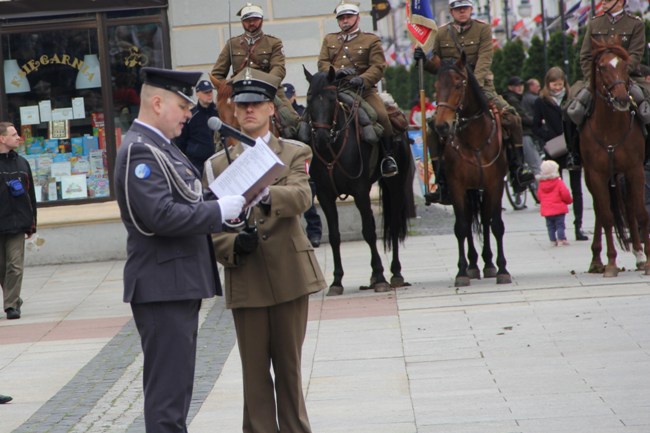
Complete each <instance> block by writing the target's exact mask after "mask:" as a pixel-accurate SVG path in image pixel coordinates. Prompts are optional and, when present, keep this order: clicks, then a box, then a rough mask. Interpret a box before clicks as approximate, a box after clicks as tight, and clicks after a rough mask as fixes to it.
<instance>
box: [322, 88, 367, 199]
mask: <svg viewBox="0 0 650 433" xmlns="http://www.w3.org/2000/svg"><path fill="white" fill-rule="evenodd" d="M323 90H330V91H334V92H337V93H338V87H337V86H336V85H333V84H332V85H329V86H325V87H323ZM343 104H344V103H343V102H342V101H340V100H339V98H338V95H337V97H336V104H335V105H334V113H333V115H332V123H331V124H330V123H320V122H313V121H312V120H311V116H309V117H310V119H309V126H310V127H311V142H312V151H313V153H314V155H315V156H316V157H317V158H318V159H319V160H320V161H321V162H322V163H323V165H325V167H326V168H327V173H328V176H329V179H330V183H331V184H332V189H333V190H334V192H335V193H336V195H337V196H340V194H339V193H338V191H337V189H336V183H335V182H334V168H335V167H337V166H338V168H339V170H340V171H341V172H342V173H343V175H344V176H345V177H347V178H348V179H353V180H354V179H358V178H359V177H361V174H362V173H363V168H364V167H363V157H362V153H361V137H360V135H359V117H358V116H357V115H356V111H357V110H358V109H359V103H358V102H357V101H355V103H354V104H353V106H352V109H351V110H350V113H349V115H345V109H344V105H343ZM339 109H341V110H343V111H344V115H345V122H343V125H342V127H341V128H338V129H337V128H336V126H337V122H336V119H337V118H338V115H339ZM353 120H354V122H355V126H356V128H355V129H356V138H357V151H358V152H359V161H361V164H360V166H359V172H358V173H357V174H356V175H351V174H350V173H348V172H347V171H346V170H345V169H344V168H343V166H342V165H341V164H339V160H340V158H341V155H342V154H343V151H344V150H345V146H346V144H347V142H348V136H349V135H348V134H349V132H350V128H349V126H350V124H351V123H352V121H353ZM317 129H328V130H329V141H328V142H327V150H329V153H330V155H331V156H332V159H331V160H327V159H326V158H325V157H324V156H323V155H322V154H321V153H320V152H319V151H318V149H317V148H316V146H314V145H313V143H314V137H315V133H316V130H317ZM341 131H345V133H344V134H343V137H342V141H341V147H340V148H339V150H338V152H337V151H335V150H334V148H333V147H332V145H333V144H334V143H336V141H337V140H338V139H339V137H340V135H341Z"/></svg>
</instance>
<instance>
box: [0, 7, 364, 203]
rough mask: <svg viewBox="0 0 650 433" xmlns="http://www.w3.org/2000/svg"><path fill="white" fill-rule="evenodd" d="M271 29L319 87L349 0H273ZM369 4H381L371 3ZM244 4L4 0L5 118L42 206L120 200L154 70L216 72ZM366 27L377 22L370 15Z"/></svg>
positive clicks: (294, 75)
mask: <svg viewBox="0 0 650 433" xmlns="http://www.w3.org/2000/svg"><path fill="white" fill-rule="evenodd" d="M256 3H258V4H260V5H261V6H262V7H263V8H264V11H265V20H264V31H265V32H266V33H268V34H272V35H275V36H277V37H279V38H281V39H282V40H283V41H284V47H285V55H286V57H287V78H286V80H285V81H290V82H292V83H294V85H295V87H296V89H297V93H298V95H304V94H306V91H307V82H306V81H305V78H304V73H303V65H304V66H305V67H307V69H309V70H310V71H311V72H314V71H315V69H316V59H317V56H318V53H319V51H320V45H321V41H322V40H323V37H324V35H325V34H326V33H328V32H331V31H336V30H337V29H338V28H337V25H336V20H335V19H334V18H333V14H332V10H333V9H334V7H335V6H336V4H337V1H318V2H312V1H308V2H295V1H294V0H262V1H259V2H256ZM364 3H366V4H362V7H365V10H366V11H368V10H370V0H366V1H364ZM243 5H244V2H243V1H238V0H230V1H228V0H57V1H55V2H54V1H51V0H19V1H12V0H8V1H7V0H5V1H2V2H0V20H1V21H0V46H1V49H0V57H1V58H0V60H1V61H2V62H3V65H4V68H3V79H2V80H0V119H1V120H3V121H10V122H12V123H14V125H15V126H16V128H17V129H18V131H19V133H20V134H21V136H22V137H23V138H24V145H23V146H21V148H20V149H19V151H20V152H21V153H22V154H23V155H24V156H25V157H26V158H27V159H28V161H29V162H30V164H31V167H32V170H33V174H34V179H35V183H36V187H37V199H38V201H39V206H62V205H67V204H82V203H89V202H96V201H109V200H113V199H114V194H113V178H112V177H113V163H114V160H115V155H116V152H117V149H118V148H119V146H120V144H121V138H122V136H123V135H124V134H125V132H126V130H127V129H128V128H129V126H130V125H131V123H132V121H133V119H134V118H135V117H137V115H138V107H139V91H140V87H141V85H142V80H141V76H140V71H141V69H142V68H143V67H145V66H153V67H167V68H176V69H182V70H199V71H203V72H204V73H205V74H207V73H208V72H209V71H210V70H211V68H212V65H213V64H214V62H215V60H216V58H217V56H218V54H219V52H220V51H221V49H222V47H223V45H224V44H225V43H226V41H227V40H228V38H229V37H230V35H233V36H235V35H238V34H240V33H241V32H242V28H241V24H240V22H239V19H238V17H237V16H236V13H237V11H238V10H239V9H240V8H241V7H242V6H243ZM362 19H363V20H364V27H365V28H366V29H370V28H371V27H372V25H371V18H370V17H369V16H368V15H367V14H365V16H364V17H363V18H362Z"/></svg>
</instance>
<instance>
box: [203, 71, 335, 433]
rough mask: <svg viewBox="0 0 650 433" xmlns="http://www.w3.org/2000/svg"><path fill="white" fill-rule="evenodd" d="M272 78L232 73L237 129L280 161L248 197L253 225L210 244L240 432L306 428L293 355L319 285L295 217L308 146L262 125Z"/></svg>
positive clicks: (220, 162)
mask: <svg viewBox="0 0 650 433" xmlns="http://www.w3.org/2000/svg"><path fill="white" fill-rule="evenodd" d="M279 85H280V80H278V79H277V78H276V77H273V76H271V75H269V74H265V73H263V72H260V71H256V70H251V69H246V70H244V72H242V73H241V74H239V75H238V76H237V77H235V78H234V80H233V101H234V103H235V116H236V117H237V119H238V120H239V123H240V125H241V129H242V132H244V133H245V134H247V135H249V136H250V137H252V138H256V139H257V138H259V139H261V140H263V141H264V142H265V143H266V144H267V145H268V146H269V147H270V149H271V150H272V151H273V152H275V154H276V155H277V156H278V158H279V159H280V160H281V161H282V162H283V163H284V164H285V167H284V171H283V172H282V173H281V174H280V176H279V178H278V179H277V180H275V181H274V183H273V184H271V185H270V186H268V187H267V188H265V189H264V190H263V191H262V192H261V193H260V194H258V196H257V199H256V200H254V201H253V203H255V202H257V203H258V204H256V205H254V206H253V208H252V211H251V214H250V216H248V225H249V227H254V229H250V228H246V229H244V230H242V231H240V232H239V233H237V232H236V231H232V232H222V233H220V234H216V235H215V236H214V237H213V243H214V247H215V252H216V257H217V260H218V261H219V262H220V263H221V264H222V265H223V266H224V269H225V273H226V277H225V281H226V306H227V307H228V308H230V309H232V314H233V318H234V322H235V330H236V333H237V342H238V346H239V351H240V355H241V363H242V372H243V387H244V419H243V431H244V432H278V431H281V432H288V433H310V432H311V427H310V424H309V418H308V416H307V409H306V406H305V399H304V395H303V392H302V380H301V373H300V368H301V367H300V364H301V361H300V358H301V353H302V345H303V341H304V338H305V333H306V328H307V311H308V306H309V295H310V294H311V293H315V292H318V291H320V290H322V289H323V288H324V287H325V285H326V284H325V280H324V278H323V275H322V273H321V270H320V267H319V265H318V261H317V259H316V256H315V254H314V249H313V247H312V246H311V244H310V243H309V239H308V238H307V235H306V234H305V231H304V229H303V228H302V224H301V217H302V214H303V212H305V211H306V210H307V209H308V208H309V207H310V206H311V203H312V197H311V188H310V186H309V174H308V173H307V167H308V165H309V162H310V160H311V158H312V152H311V148H310V147H309V146H307V145H305V144H303V143H300V142H298V141H294V140H286V139H281V138H280V139H278V138H276V137H274V136H273V135H272V134H271V132H270V130H269V127H270V121H269V119H270V116H272V115H273V112H274V110H275V107H274V105H273V103H272V102H270V101H272V100H273V97H274V96H275V92H276V91H277V88H278V86H279ZM258 146H259V144H258ZM247 147H248V146H247V145H245V144H243V143H238V144H237V145H235V146H234V147H232V148H231V150H230V151H229V152H230V153H229V155H230V157H231V158H233V159H235V158H237V157H238V156H239V155H240V154H241V153H242V152H245V151H246V148H247ZM225 152H226V151H225V150H222V151H221V152H219V153H217V154H216V155H214V156H212V157H211V158H210V159H208V161H206V164H205V170H204V176H203V181H204V184H205V185H207V184H209V183H210V182H211V181H212V180H213V179H214V178H215V177H216V176H218V175H219V174H220V173H222V172H223V171H224V170H225V169H226V168H227V166H228V156H227V155H226V153H225ZM271 365H273V375H272V374H271V371H270V367H271Z"/></svg>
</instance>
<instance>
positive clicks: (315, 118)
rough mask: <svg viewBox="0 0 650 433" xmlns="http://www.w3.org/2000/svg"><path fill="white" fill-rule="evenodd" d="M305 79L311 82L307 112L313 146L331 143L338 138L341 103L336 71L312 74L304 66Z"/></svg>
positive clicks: (332, 69) (331, 69)
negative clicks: (338, 116)
mask: <svg viewBox="0 0 650 433" xmlns="http://www.w3.org/2000/svg"><path fill="white" fill-rule="evenodd" d="M303 69H304V73H305V78H306V79H307V81H308V82H309V90H308V91H307V112H308V113H309V119H310V125H311V131H312V137H313V139H312V145H314V146H317V145H319V143H330V142H331V141H333V140H334V139H335V138H336V133H337V130H338V129H339V128H340V127H341V126H342V125H337V114H338V108H337V107H339V101H338V98H337V95H338V89H337V83H336V81H337V79H336V71H335V70H334V68H332V67H330V68H329V70H328V71H327V72H317V73H316V74H313V75H312V74H311V73H310V72H309V71H308V70H307V68H305V67H304V66H303Z"/></svg>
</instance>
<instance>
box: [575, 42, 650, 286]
mask: <svg viewBox="0 0 650 433" xmlns="http://www.w3.org/2000/svg"><path fill="white" fill-rule="evenodd" d="M592 59H593V62H592V72H591V92H592V95H594V96H593V98H594V103H593V111H592V113H591V116H590V117H589V118H587V120H586V121H585V122H584V124H583V125H582V127H581V129H580V152H581V154H582V160H583V166H584V169H585V182H586V184H587V187H588V188H589V191H590V192H591V195H592V197H593V201H594V212H595V214H596V225H595V234H594V240H593V243H592V244H591V251H592V260H591V265H590V266H589V272H592V273H600V272H603V273H604V276H605V277H615V276H617V275H618V267H617V265H616V247H615V245H614V237H613V234H612V228H614V230H615V232H616V236H617V238H618V241H619V244H620V245H621V247H622V248H623V249H625V250H626V251H629V249H630V241H631V243H632V247H633V250H634V254H635V256H636V260H637V268H639V269H640V268H644V269H645V275H650V263H649V262H648V261H647V260H646V258H647V257H648V253H649V252H650V250H649V249H650V241H649V239H648V214H647V212H646V208H645V206H644V185H645V177H644V173H643V160H644V156H645V146H644V137H643V129H642V128H643V126H642V125H641V122H640V121H639V120H638V119H637V118H636V116H635V113H634V108H632V106H631V103H630V84H631V82H630V77H629V75H628V72H627V65H628V54H627V52H626V51H625V49H624V48H622V47H620V46H619V45H618V44H607V43H602V42H599V41H598V40H596V39H592ZM603 229H604V230H605V239H606V241H607V259H608V260H607V265H606V266H603V262H602V261H601V258H600V253H601V251H602V230H603ZM639 231H640V236H639ZM642 242H643V244H644V251H642V250H641V243H642Z"/></svg>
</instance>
